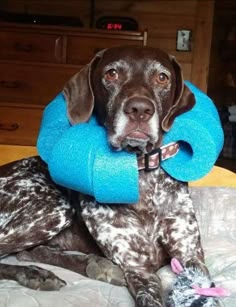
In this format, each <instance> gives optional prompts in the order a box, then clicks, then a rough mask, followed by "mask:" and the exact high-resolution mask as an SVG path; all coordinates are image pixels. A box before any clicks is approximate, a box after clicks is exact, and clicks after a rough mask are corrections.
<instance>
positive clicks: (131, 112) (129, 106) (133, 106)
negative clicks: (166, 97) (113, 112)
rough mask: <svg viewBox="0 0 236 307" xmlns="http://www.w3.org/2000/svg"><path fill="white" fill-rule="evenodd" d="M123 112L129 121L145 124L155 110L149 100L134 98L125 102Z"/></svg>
mask: <svg viewBox="0 0 236 307" xmlns="http://www.w3.org/2000/svg"><path fill="white" fill-rule="evenodd" d="M124 112H125V114H127V115H128V117H129V118H130V119H131V120H135V121H143V122H145V121H148V120H149V119H150V118H151V117H152V115H153V114H154V112H155V108H154V105H153V103H152V102H151V101H150V100H149V99H146V98H138V97H134V98H131V99H129V100H128V101H127V102H126V104H125V106H124Z"/></svg>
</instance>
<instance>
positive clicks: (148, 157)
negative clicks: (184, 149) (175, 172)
mask: <svg viewBox="0 0 236 307" xmlns="http://www.w3.org/2000/svg"><path fill="white" fill-rule="evenodd" d="M178 151H179V144H178V143H177V142H172V143H169V144H167V145H163V146H161V147H158V148H156V149H154V150H152V151H151V152H149V153H146V154H143V155H141V156H138V158H137V160H138V169H139V170H145V171H152V170H155V169H157V168H158V167H159V166H160V164H161V161H164V160H166V159H169V158H171V157H174V156H175V155H176V154H177V153H178Z"/></svg>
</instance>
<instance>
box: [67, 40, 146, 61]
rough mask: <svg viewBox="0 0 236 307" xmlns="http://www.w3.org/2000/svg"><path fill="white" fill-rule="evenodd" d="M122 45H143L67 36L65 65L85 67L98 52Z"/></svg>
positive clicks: (136, 42) (131, 41) (140, 42)
mask: <svg viewBox="0 0 236 307" xmlns="http://www.w3.org/2000/svg"><path fill="white" fill-rule="evenodd" d="M122 45H140V46H142V45H143V41H138V40H137V41H136V40H131V39H129V40H128V39H125V38H123V39H122V38H121V37H120V38H119V37H115V38H112V36H110V37H109V38H104V37H94V38H91V37H83V36H81V37H76V36H68V40H67V63H69V64H79V65H85V64H87V63H89V62H90V61H91V59H92V58H93V56H94V55H95V53H97V52H98V51H99V50H102V49H105V48H110V47H116V46H122Z"/></svg>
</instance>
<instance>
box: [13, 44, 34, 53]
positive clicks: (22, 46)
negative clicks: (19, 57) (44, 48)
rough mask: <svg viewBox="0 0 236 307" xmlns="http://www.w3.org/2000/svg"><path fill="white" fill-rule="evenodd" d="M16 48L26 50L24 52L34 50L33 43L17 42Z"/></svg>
mask: <svg viewBox="0 0 236 307" xmlns="http://www.w3.org/2000/svg"><path fill="white" fill-rule="evenodd" d="M14 48H15V50H17V51H24V52H31V51H32V50H33V45H32V44H22V43H18V42H17V43H15V44H14Z"/></svg>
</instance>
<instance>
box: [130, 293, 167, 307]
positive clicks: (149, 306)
mask: <svg viewBox="0 0 236 307" xmlns="http://www.w3.org/2000/svg"><path fill="white" fill-rule="evenodd" d="M136 306H137V307H162V306H163V305H162V303H161V302H160V300H159V299H156V298H155V297H154V296H153V295H152V294H151V293H148V292H147V291H139V292H138V294H137V296H136Z"/></svg>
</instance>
